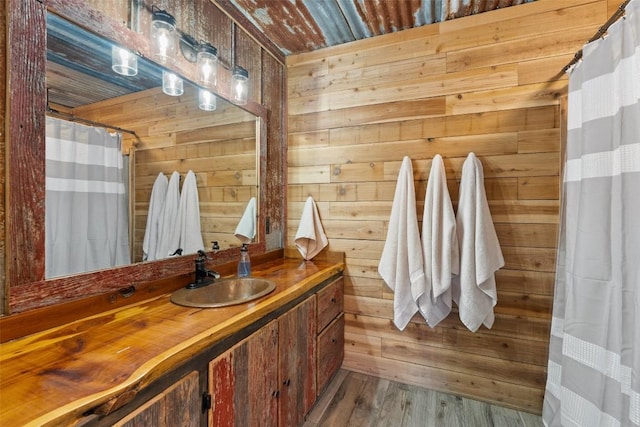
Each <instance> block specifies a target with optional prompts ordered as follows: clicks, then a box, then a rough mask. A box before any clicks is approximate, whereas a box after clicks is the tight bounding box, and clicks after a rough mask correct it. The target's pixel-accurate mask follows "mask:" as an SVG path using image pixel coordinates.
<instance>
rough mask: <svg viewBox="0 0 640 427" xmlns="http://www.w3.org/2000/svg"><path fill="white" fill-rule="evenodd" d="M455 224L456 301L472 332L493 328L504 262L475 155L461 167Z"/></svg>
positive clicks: (482, 177)
mask: <svg viewBox="0 0 640 427" xmlns="http://www.w3.org/2000/svg"><path fill="white" fill-rule="evenodd" d="M456 223H457V224H456V226H457V233H458V242H459V244H460V272H459V275H458V276H456V277H455V278H454V280H453V283H452V294H453V300H454V301H455V302H456V304H457V305H458V310H459V315H460V320H461V321H462V323H464V324H465V326H466V327H467V328H469V330H470V331H472V332H475V331H477V330H478V328H479V327H480V325H482V324H484V325H485V326H486V327H487V328H491V326H493V321H494V315H493V307H494V306H495V305H496V303H497V301H498V294H497V291H496V280H495V272H496V271H497V270H498V269H500V268H501V267H503V266H504V258H503V257H502V250H501V249H500V242H498V236H497V235H496V230H495V228H494V226H493V221H492V219H491V212H490V211H489V204H488V203H487V195H486V193H485V190H484V174H483V171H482V163H481V162H480V160H479V159H478V158H477V157H476V155H475V154H474V153H469V155H468V157H467V159H466V160H465V162H464V164H463V165H462V179H461V182H460V199H459V202H458V213H457V216H456Z"/></svg>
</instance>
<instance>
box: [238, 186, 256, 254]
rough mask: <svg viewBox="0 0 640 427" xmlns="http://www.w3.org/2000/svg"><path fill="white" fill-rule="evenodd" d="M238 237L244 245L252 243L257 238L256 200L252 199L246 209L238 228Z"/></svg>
mask: <svg viewBox="0 0 640 427" xmlns="http://www.w3.org/2000/svg"><path fill="white" fill-rule="evenodd" d="M235 235H236V237H237V238H238V239H239V240H240V241H241V242H242V243H250V242H251V241H252V240H253V238H254V237H256V198H255V197H252V198H251V199H250V200H249V203H247V207H246V208H245V209H244V213H243V214H242V218H240V222H239V223H238V226H237V227H236V231H235Z"/></svg>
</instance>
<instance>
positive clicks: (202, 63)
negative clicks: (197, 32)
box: [197, 42, 218, 88]
mask: <svg viewBox="0 0 640 427" xmlns="http://www.w3.org/2000/svg"><path fill="white" fill-rule="evenodd" d="M197 64H198V83H200V84H201V85H202V86H204V87H206V88H213V87H215V86H216V84H217V83H218V49H216V48H215V47H214V46H211V45H210V44H209V43H207V42H202V43H200V45H199V46H198V55H197Z"/></svg>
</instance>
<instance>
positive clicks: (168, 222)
mask: <svg viewBox="0 0 640 427" xmlns="http://www.w3.org/2000/svg"><path fill="white" fill-rule="evenodd" d="M179 204H180V174H179V173H178V172H173V173H172V174H171V178H170V179H169V185H168V187H167V196H166V198H165V200H164V206H163V208H162V212H161V213H160V218H159V219H158V246H157V247H156V259H164V258H167V257H168V256H169V255H171V254H172V253H174V252H175V250H176V249H178V248H179V244H180V234H179V233H176V232H175V230H176V228H177V223H176V219H177V217H178V206H179Z"/></svg>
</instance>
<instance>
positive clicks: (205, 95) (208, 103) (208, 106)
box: [198, 89, 217, 111]
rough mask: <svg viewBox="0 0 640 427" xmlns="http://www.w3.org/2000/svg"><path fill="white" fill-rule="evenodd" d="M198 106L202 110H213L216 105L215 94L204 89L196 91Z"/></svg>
mask: <svg viewBox="0 0 640 427" xmlns="http://www.w3.org/2000/svg"><path fill="white" fill-rule="evenodd" d="M198 107H199V108H200V109H201V110H204V111H214V110H215V109H216V107H217V101H216V96H215V95H214V94H212V93H211V92H209V91H208V90H206V89H200V90H199V91H198Z"/></svg>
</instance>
